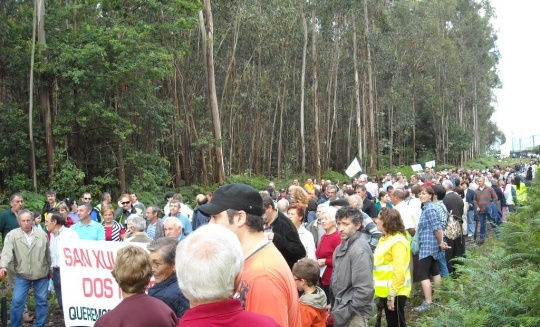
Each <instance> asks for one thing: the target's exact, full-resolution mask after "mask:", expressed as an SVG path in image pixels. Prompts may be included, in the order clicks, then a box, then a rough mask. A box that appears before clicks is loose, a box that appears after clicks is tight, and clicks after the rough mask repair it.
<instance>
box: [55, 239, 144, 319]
mask: <svg viewBox="0 0 540 327" xmlns="http://www.w3.org/2000/svg"><path fill="white" fill-rule="evenodd" d="M128 245H136V246H140V247H141V248H143V249H145V250H146V245H147V244H144V243H131V242H130V243H124V242H107V241H87V240H76V241H75V242H74V241H70V242H65V243H63V242H60V243H59V248H60V279H61V281H62V303H63V305H64V321H65V323H66V326H68V327H69V326H94V323H95V322H96V320H97V319H98V318H99V317H101V316H102V315H103V314H105V313H106V312H107V311H110V310H112V309H114V308H115V307H116V305H118V303H120V302H121V301H122V290H121V289H120V287H119V286H118V284H117V283H116V281H115V280H114V277H113V276H112V274H111V271H112V269H113V268H114V263H115V261H116V253H117V252H118V250H119V249H121V248H123V247H125V246H128ZM153 284H154V279H153V278H152V280H151V281H150V285H149V286H151V285H153Z"/></svg>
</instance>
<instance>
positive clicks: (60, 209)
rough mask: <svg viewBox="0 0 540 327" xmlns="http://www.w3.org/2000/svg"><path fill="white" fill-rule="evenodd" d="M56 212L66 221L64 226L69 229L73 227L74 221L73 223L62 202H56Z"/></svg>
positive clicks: (66, 206) (65, 205) (67, 208)
mask: <svg viewBox="0 0 540 327" xmlns="http://www.w3.org/2000/svg"><path fill="white" fill-rule="evenodd" d="M56 210H57V211H58V213H60V215H62V217H63V218H64V220H65V221H66V223H65V225H64V226H66V227H68V228H69V227H71V226H73V224H75V221H73V218H71V216H70V213H69V207H68V205H67V204H66V203H65V202H64V201H60V202H58V204H57V205H56Z"/></svg>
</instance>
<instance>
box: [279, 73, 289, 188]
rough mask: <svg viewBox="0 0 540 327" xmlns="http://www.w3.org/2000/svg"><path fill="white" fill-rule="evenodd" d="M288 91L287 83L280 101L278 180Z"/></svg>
mask: <svg viewBox="0 0 540 327" xmlns="http://www.w3.org/2000/svg"><path fill="white" fill-rule="evenodd" d="M286 94H287V89H286V87H285V82H284V83H283V94H282V96H281V99H280V101H279V132H278V154H277V156H278V159H277V173H278V175H277V176H278V179H281V158H282V154H281V151H282V149H283V146H282V143H283V112H284V111H285V97H286V96H287V95H286Z"/></svg>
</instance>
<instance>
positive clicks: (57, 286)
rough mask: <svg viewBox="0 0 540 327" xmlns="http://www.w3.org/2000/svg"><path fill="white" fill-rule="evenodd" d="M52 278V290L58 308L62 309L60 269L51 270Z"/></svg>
mask: <svg viewBox="0 0 540 327" xmlns="http://www.w3.org/2000/svg"><path fill="white" fill-rule="evenodd" d="M51 271H52V280H53V286H54V292H55V293H56V302H57V303H58V306H59V307H60V310H62V311H63V310H64V307H63V306H62V284H61V283H60V269H58V268H53V269H52V270H51Z"/></svg>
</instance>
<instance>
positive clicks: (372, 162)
mask: <svg viewBox="0 0 540 327" xmlns="http://www.w3.org/2000/svg"><path fill="white" fill-rule="evenodd" d="M367 3H368V0H364V33H365V38H366V39H365V41H366V55H367V62H366V64H367V67H366V68H367V73H368V96H369V143H370V147H369V172H370V174H374V173H375V108H374V107H375V105H374V103H373V99H374V96H373V77H372V67H371V48H370V45H369V39H370V32H369V13H368V6H367Z"/></svg>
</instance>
